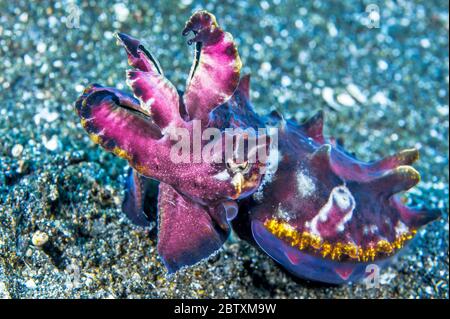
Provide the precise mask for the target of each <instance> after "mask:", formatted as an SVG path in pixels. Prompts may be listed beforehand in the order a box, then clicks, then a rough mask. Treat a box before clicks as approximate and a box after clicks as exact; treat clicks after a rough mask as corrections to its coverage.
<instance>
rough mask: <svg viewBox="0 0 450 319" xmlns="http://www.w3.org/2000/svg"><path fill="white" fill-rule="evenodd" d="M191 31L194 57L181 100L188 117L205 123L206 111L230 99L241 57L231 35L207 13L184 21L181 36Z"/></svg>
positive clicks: (235, 85)
mask: <svg viewBox="0 0 450 319" xmlns="http://www.w3.org/2000/svg"><path fill="white" fill-rule="evenodd" d="M191 31H192V32H193V33H194V37H193V38H192V39H190V40H189V41H188V43H189V44H191V43H194V42H195V43H196V48H195V59H194V63H193V65H192V68H191V72H190V75H189V78H188V81H187V87H186V92H185V94H184V97H183V98H184V102H185V105H186V109H187V112H188V114H189V116H190V119H191V120H192V119H200V120H202V121H205V122H208V117H209V113H210V112H211V111H212V110H214V108H216V107H217V106H219V105H221V104H222V103H224V102H226V101H227V100H228V99H230V98H231V96H232V95H233V92H234V91H235V90H236V88H237V86H238V83H239V74H240V69H241V65H242V63H241V60H240V58H239V53H238V51H237V47H236V44H235V43H234V41H233V37H232V36H231V35H230V34H229V33H227V32H224V31H223V30H222V29H221V28H220V27H219V25H218V24H217V21H216V18H215V17H214V15H212V14H211V13H209V12H206V11H198V12H196V13H194V14H193V15H192V17H191V18H190V19H189V20H188V22H187V23H186V26H185V28H184V30H183V35H187V34H189V32H191Z"/></svg>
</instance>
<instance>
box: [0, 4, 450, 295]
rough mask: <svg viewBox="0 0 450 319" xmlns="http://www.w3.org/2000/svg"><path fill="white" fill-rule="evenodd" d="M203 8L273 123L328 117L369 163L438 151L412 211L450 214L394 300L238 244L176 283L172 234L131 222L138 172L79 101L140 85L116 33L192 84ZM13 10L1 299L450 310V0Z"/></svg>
mask: <svg viewBox="0 0 450 319" xmlns="http://www.w3.org/2000/svg"><path fill="white" fill-rule="evenodd" d="M196 9H207V10H209V11H211V12H212V13H213V14H215V15H216V17H217V19H218V22H219V24H220V25H221V26H222V27H223V28H224V29H225V30H227V31H228V32H230V33H232V34H233V36H234V37H235V39H236V41H237V43H238V48H239V52H240V55H241V59H242V61H243V65H244V68H243V72H244V73H251V74H252V83H251V90H252V92H251V98H252V101H253V103H254V106H255V108H256V110H257V111H258V112H260V113H267V112H269V111H271V110H273V109H278V110H279V111H280V112H282V113H284V114H285V115H286V117H293V118H296V119H297V120H298V121H302V120H304V119H305V118H307V117H309V116H311V115H313V114H314V111H316V110H318V109H323V110H325V113H326V125H325V126H326V128H325V130H326V131H325V132H326V134H327V135H328V136H335V137H339V138H343V139H344V141H345V146H346V148H347V149H348V150H350V151H352V152H354V153H355V154H356V156H357V157H359V158H361V159H363V160H375V159H378V158H380V157H382V156H385V155H388V154H392V153H394V152H396V151H399V150H401V149H404V148H410V147H416V148H418V149H419V150H420V152H421V159H420V161H419V162H418V163H417V164H416V165H415V167H416V168H417V169H418V170H419V172H420V173H421V174H422V181H421V183H420V184H419V185H418V187H416V188H415V189H413V190H412V191H411V192H409V193H408V195H407V198H408V201H409V204H410V205H414V206H423V207H428V208H436V209H440V210H441V211H442V213H443V217H442V218H441V219H440V220H439V221H437V222H434V223H433V224H431V225H428V226H427V227H426V228H425V229H423V230H422V231H420V232H419V234H418V236H417V240H415V242H414V243H413V244H412V245H411V247H410V248H409V250H408V251H407V252H406V253H405V254H404V255H402V256H400V258H399V260H398V262H397V263H395V264H394V265H393V266H392V267H391V268H388V269H386V270H385V271H383V272H382V274H381V277H380V287H379V288H378V289H375V288H371V289H369V288H367V287H366V286H365V285H364V284H361V283H360V284H354V285H351V286H344V287H332V286H322V285H317V284H311V283H307V282H304V281H301V280H296V279H294V278H293V277H292V276H290V275H288V274H286V273H285V272H284V271H282V270H281V269H280V268H279V267H278V266H277V265H276V264H275V263H274V262H273V261H272V260H271V259H270V258H269V257H268V256H266V255H264V254H263V253H261V252H258V251H257V250H256V249H254V248H253V247H250V246H249V245H248V244H247V243H244V242H242V241H240V240H239V239H237V238H236V236H233V237H232V238H231V240H230V241H229V242H228V243H227V244H226V245H225V247H224V249H222V250H221V251H220V253H218V254H217V255H216V256H215V257H213V258H211V259H209V260H208V261H205V262H203V263H201V264H200V265H197V266H195V267H192V268H190V269H187V270H184V271H181V272H180V273H177V274H176V275H174V276H171V277H167V276H166V273H165V270H164V267H163V265H162V263H161V261H160V259H159V257H158V256H157V254H156V249H155V246H156V237H155V233H156V229H155V225H152V227H151V228H150V229H143V228H139V227H136V226H134V225H132V224H131V223H130V222H129V221H128V220H127V218H126V217H125V216H124V215H123V214H122V213H121V209H120V204H121V200H122V196H123V184H124V178H125V173H126V169H127V167H126V163H125V161H123V160H121V159H118V158H116V157H115V156H112V155H110V154H108V153H106V152H104V151H102V150H101V149H100V148H99V147H97V146H95V145H94V144H93V143H92V142H91V141H90V140H89V138H88V136H87V134H85V132H84V131H83V130H82V128H81V125H80V124H79V120H78V117H77V115H76V113H75V111H74V101H75V100H76V98H77V96H78V95H80V93H81V92H82V91H83V89H84V87H85V86H86V85H88V84H89V83H93V82H94V83H100V84H102V85H107V86H115V87H117V88H119V89H127V88H126V85H125V70H126V69H127V59H126V56H125V53H124V52H123V49H121V48H120V47H118V46H117V45H116V43H115V42H116V41H115V38H114V37H113V34H114V32H116V31H121V32H125V33H129V34H131V35H132V36H134V37H137V38H139V39H142V40H143V42H144V43H145V44H146V47H147V49H149V50H150V51H151V52H152V53H153V54H154V55H155V56H156V57H157V58H158V59H159V61H160V63H161V65H162V68H163V69H164V72H165V74H166V76H167V77H168V78H169V79H170V80H171V81H172V82H173V83H174V84H175V85H176V86H177V88H178V89H180V90H183V89H184V84H185V81H186V78H187V75H188V72H189V68H190V65H191V63H192V60H193V58H192V54H193V52H192V49H193V48H192V47H189V46H188V45H187V44H186V39H185V38H183V37H182V36H181V31H182V29H183V27H184V23H185V21H186V20H187V19H188V18H189V16H190V15H191V14H192V13H193V11H195V10H196ZM0 12H1V16H0V61H1V63H0V116H1V120H0V139H1V143H0V297H5V298H9V297H11V298H24V297H32V298H38V297H59V298H64V297H83V298H93V297H97V298H133V297H134V298H139V297H141V298H142V297H147V298H171V297H193V298H197V297H200V298H201V297H208V298H214V297H226V298H228V297H233V298H240V297H249V298H252V297H263V298H265V297H274V298H352V297H358V298H363V297H370V298H448V279H449V278H448V276H449V271H448V262H449V259H448V242H449V235H448V234H449V228H448V177H449V172H448V151H449V149H448V146H449V145H448V127H449V125H448V124H449V122H448V113H449V93H448V84H449V60H448V32H449V20H448V2H447V1H445V0H440V1H439V0H435V1H405V0H398V1H381V0H379V1H375V0H369V1H360V0H347V1H325V0H324V1H318V0H316V1H281V0H276V1H253V0H249V1H246V0H241V1H207V2H206V1H205V2H203V1H193V0H182V1H125V0H121V1H119V0H118V1H106V0H95V1H39V2H37V1H36V2H32V1H21V0H20V1H19V0H18V1H14V4H12V3H11V2H8V1H6V0H0Z"/></svg>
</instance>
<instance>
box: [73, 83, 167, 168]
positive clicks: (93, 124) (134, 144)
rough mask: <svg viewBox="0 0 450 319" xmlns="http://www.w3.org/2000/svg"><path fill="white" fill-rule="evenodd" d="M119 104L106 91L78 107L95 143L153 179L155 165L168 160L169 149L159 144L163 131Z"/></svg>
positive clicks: (92, 95)
mask: <svg viewBox="0 0 450 319" xmlns="http://www.w3.org/2000/svg"><path fill="white" fill-rule="evenodd" d="M120 94H124V93H120ZM120 101H121V99H119V98H118V96H117V95H116V94H115V93H113V92H110V91H106V90H100V91H94V92H92V93H90V94H87V95H86V94H84V95H82V96H81V97H80V98H79V99H78V101H77V103H76V105H77V110H78V115H79V116H80V118H81V124H82V126H83V128H84V129H85V130H86V131H87V133H88V134H89V137H90V138H91V140H92V141H93V142H94V143H96V144H99V145H100V146H102V147H103V148H104V149H106V150H107V151H110V152H113V153H114V154H116V155H117V156H119V157H122V158H124V159H126V160H128V162H129V163H130V165H131V166H132V167H134V168H135V169H137V170H138V171H139V173H141V174H144V175H146V176H152V174H154V173H156V172H157V171H158V168H157V167H155V166H156V164H157V163H158V162H160V161H162V160H163V158H164V157H165V156H167V157H168V156H169V155H168V154H167V153H168V150H167V148H168V147H167V145H165V144H164V141H160V139H161V137H162V134H161V131H160V129H159V127H158V126H157V125H156V124H155V123H154V122H153V120H152V118H151V117H149V116H147V115H146V114H145V113H143V112H140V111H137V110H136V108H137V109H139V108H138V107H137V106H136V105H134V107H129V106H128V105H123V104H121V103H120Z"/></svg>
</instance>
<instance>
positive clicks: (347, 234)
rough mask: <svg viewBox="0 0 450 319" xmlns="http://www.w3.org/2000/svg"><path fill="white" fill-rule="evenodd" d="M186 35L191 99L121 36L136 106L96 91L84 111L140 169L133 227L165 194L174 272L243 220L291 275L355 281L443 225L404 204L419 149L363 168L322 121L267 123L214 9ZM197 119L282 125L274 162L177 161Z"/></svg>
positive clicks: (101, 140) (163, 245) (161, 208)
mask: <svg viewBox="0 0 450 319" xmlns="http://www.w3.org/2000/svg"><path fill="white" fill-rule="evenodd" d="M190 32H192V33H193V34H194V37H193V38H192V39H190V40H189V41H188V43H189V44H192V43H195V60H194V63H193V66H192V69H191V73H190V75H189V78H188V81H187V87H186V91H185V92H184V93H179V92H177V90H176V89H175V87H174V86H173V85H172V84H171V83H170V82H169V81H168V80H167V79H166V78H165V77H164V75H163V73H162V69H161V67H160V65H159V64H158V62H157V61H156V59H155V58H154V57H153V56H152V55H151V54H150V53H149V52H148V51H147V50H146V49H145V48H144V47H143V46H142V44H141V43H140V41H138V40H136V39H133V38H131V37H129V36H127V35H125V34H118V36H117V37H118V40H119V42H120V43H121V44H122V45H123V46H124V48H125V50H126V53H127V55H128V62H129V64H130V65H131V66H132V67H133V69H132V70H129V71H128V72H127V84H128V85H129V87H130V88H131V90H132V91H133V95H134V97H133V96H130V95H128V94H127V93H124V92H121V91H118V90H116V89H113V88H105V87H102V86H99V85H91V86H90V87H88V88H86V90H85V91H84V93H83V94H82V95H81V96H80V97H79V98H78V100H77V102H76V109H77V112H78V115H79V116H80V118H81V123H82V126H83V128H84V129H85V130H86V131H87V133H88V134H89V136H90V137H91V139H92V140H93V141H94V142H95V143H97V144H99V145H100V146H102V147H103V148H104V149H105V150H107V151H110V152H113V153H114V154H116V155H117V156H119V157H122V158H124V159H126V160H127V161H128V162H129V164H130V166H131V167H132V169H131V170H130V174H129V177H128V180H127V191H126V196H125V199H124V203H123V210H124V212H125V213H126V214H127V215H128V216H129V217H130V218H131V219H132V221H134V222H135V223H137V224H139V225H143V226H145V225H148V217H149V216H148V215H149V213H148V210H149V209H148V207H147V208H146V206H151V205H150V204H151V203H152V202H153V201H156V194H157V193H158V196H157V202H158V204H157V208H158V230H159V232H158V252H159V254H160V256H161V258H162V260H163V262H164V264H165V265H166V267H167V269H168V270H169V272H174V271H177V270H178V269H180V268H182V267H184V266H190V265H193V264H195V263H197V262H199V261H201V260H202V259H205V258H207V257H208V256H210V255H211V254H213V253H214V252H216V251H217V250H218V249H220V247H221V246H222V245H223V243H224V242H225V240H226V239H227V237H228V235H229V233H230V227H231V226H230V223H231V221H232V220H233V219H235V217H236V216H237V215H238V218H236V219H235V220H234V222H233V227H234V228H235V230H236V231H237V232H238V234H239V235H240V236H241V237H242V238H244V239H248V240H250V241H251V242H253V243H255V244H257V245H258V246H259V247H260V248H261V249H262V250H263V251H265V252H266V253H267V254H268V255H269V256H271V257H272V258H273V259H274V260H276V261H277V262H278V263H280V264H281V265H282V266H284V267H285V268H286V269H287V270H288V271H289V272H291V273H292V274H294V275H296V276H298V277H301V278H306V279H311V280H316V281H322V282H326V283H333V284H341V283H346V282H350V281H352V282H353V281H357V280H359V279H361V278H362V277H364V274H365V269H366V266H367V265H369V264H377V265H379V266H385V265H387V264H388V263H389V261H391V260H392V256H394V255H395V254H396V253H397V252H398V251H399V250H400V249H401V248H402V247H403V246H404V245H405V244H406V243H407V241H409V240H410V239H412V237H413V236H414V234H415V233H416V230H417V229H418V228H419V227H421V226H423V225H425V224H426V223H428V222H430V221H432V220H434V219H436V218H437V217H438V216H439V214H438V213H437V212H435V211H424V210H422V211H416V210H414V209H411V208H408V207H406V206H404V205H403V204H402V203H401V201H400V198H399V196H398V195H397V193H399V192H402V191H406V190H407V189H409V188H411V187H413V186H414V185H416V184H417V183H418V181H419V178H420V177H419V174H418V173H417V172H416V171H415V170H414V169H413V168H412V167H411V166H409V165H410V164H412V163H413V162H414V161H415V160H416V159H417V158H418V152H417V150H406V151H403V152H400V153H399V154H396V155H393V156H390V157H388V158H386V159H383V160H381V161H376V162H371V163H364V162H361V161H359V160H357V159H355V158H354V157H352V156H350V155H349V154H348V153H347V152H345V151H344V150H343V148H342V147H341V146H340V145H337V144H336V143H335V142H333V140H327V139H325V138H324V137H323V135H322V127H323V114H322V113H321V112H319V113H318V114H317V115H315V116H314V117H312V118H311V119H310V120H309V121H307V122H306V123H303V124H301V125H299V124H297V123H295V122H294V121H292V120H285V119H284V118H283V117H282V116H281V115H279V114H277V113H276V112H272V113H271V114H270V115H268V116H267V117H261V116H259V115H258V114H256V113H255V112H254V111H253V107H252V106H251V104H250V100H249V87H250V78H249V76H244V77H242V78H240V68H241V61H240V58H239V54H238V51H237V47H236V45H235V43H234V41H233V38H232V36H231V35H230V34H228V33H226V32H224V31H223V30H222V29H221V28H220V27H219V25H218V24H217V21H216V18H215V17H214V16H213V15H212V14H210V13H208V12H206V11H198V12H196V13H194V15H193V16H192V17H191V18H190V19H189V20H188V22H187V23H186V26H185V28H184V30H183V35H188V34H189V33H190ZM193 120H200V121H201V124H202V129H205V128H208V127H214V128H219V129H220V130H221V132H222V133H223V134H225V129H226V128H242V129H246V128H254V129H258V128H264V127H266V126H271V127H277V128H278V140H279V145H278V149H275V150H273V149H271V150H270V154H269V159H270V160H269V162H268V163H263V162H257V163H254V164H251V163H247V162H246V165H245V167H243V166H242V165H236V163H232V164H230V163H228V164H226V163H214V164H210V163H205V162H200V163H193V162H192V161H191V162H190V163H178V164H177V163H173V162H172V161H171V160H170V151H171V148H172V146H173V145H174V144H175V143H176V141H174V140H172V139H171V138H170V137H171V136H172V135H171V134H172V133H171V130H172V129H173V128H174V127H176V128H184V129H186V130H187V131H188V132H189V133H192V132H193V126H194V124H193ZM172 137H173V136H172ZM202 143H203V145H205V144H206V143H207V141H204V142H202ZM219 155H220V156H222V158H223V154H219ZM192 156H194V155H192ZM223 162H225V161H223ZM274 164H278V165H275V166H278V169H277V170H275V169H273V168H274ZM261 168H265V169H266V171H265V174H264V173H262V172H261ZM156 181H157V182H156ZM158 182H159V191H158V190H157V189H156V188H157V187H158V186H157V185H158ZM238 211H239V214H238Z"/></svg>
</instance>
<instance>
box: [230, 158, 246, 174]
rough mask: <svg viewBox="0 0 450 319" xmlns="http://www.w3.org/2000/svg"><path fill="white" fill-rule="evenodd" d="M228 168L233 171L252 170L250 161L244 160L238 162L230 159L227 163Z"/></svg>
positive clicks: (244, 172) (244, 171) (243, 172)
mask: <svg viewBox="0 0 450 319" xmlns="http://www.w3.org/2000/svg"><path fill="white" fill-rule="evenodd" d="M226 166H227V169H228V170H230V171H231V172H232V173H242V174H246V173H248V172H249V170H250V163H249V162H248V161H243V162H242V163H236V162H235V161H233V160H228V161H227V163H226Z"/></svg>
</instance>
